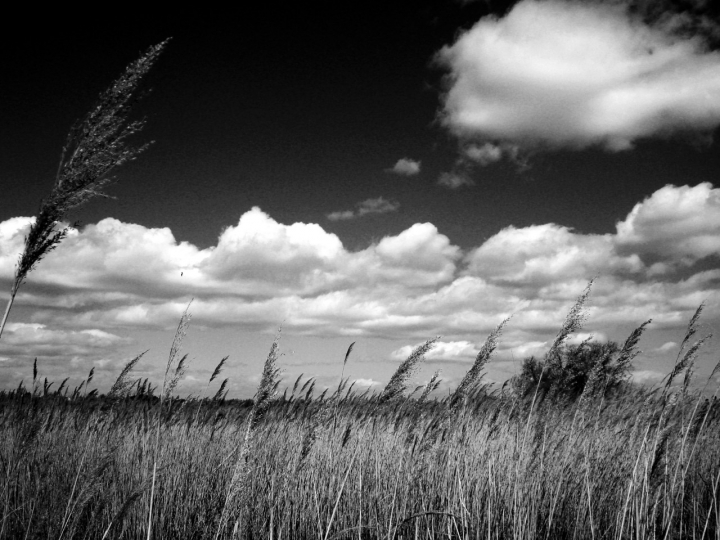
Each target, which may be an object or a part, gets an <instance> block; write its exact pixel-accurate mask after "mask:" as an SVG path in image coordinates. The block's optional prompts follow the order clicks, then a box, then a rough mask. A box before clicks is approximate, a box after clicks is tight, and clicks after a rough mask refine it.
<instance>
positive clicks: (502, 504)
mask: <svg viewBox="0 0 720 540" xmlns="http://www.w3.org/2000/svg"><path fill="white" fill-rule="evenodd" d="M582 301H584V297H581V299H580V300H579V301H578V305H576V308H578V309H575V308H574V311H571V313H570V315H569V316H568V320H567V321H566V324H565V325H564V326H563V328H562V329H561V331H560V333H559V334H558V338H557V340H556V345H557V346H558V347H560V346H561V344H562V341H563V340H564V338H565V337H567V334H568V332H569V331H571V330H572V329H573V322H577V319H578V314H579V313H580V310H579V308H580V307H582ZM699 312H700V310H698V313H696V316H695V317H694V318H693V321H691V323H690V325H689V327H688V333H687V335H686V339H685V341H684V343H683V346H685V347H686V349H685V350H684V351H683V350H681V354H679V355H678V363H677V364H676V366H675V368H674V369H673V371H672V372H671V373H670V374H669V377H668V379H667V381H666V382H665V383H664V386H662V387H659V388H656V389H652V390H651V389H647V388H642V387H639V386H637V385H633V384H631V383H628V382H623V381H621V382H620V384H617V385H614V386H613V387H612V389H611V388H610V384H609V381H610V379H608V378H607V376H606V377H605V378H603V374H604V375H607V374H608V373H611V372H612V368H613V366H615V367H617V365H618V363H622V362H623V361H629V360H631V359H632V357H633V355H634V354H635V352H634V348H635V346H636V344H637V341H638V339H639V337H640V335H641V334H642V329H643V327H641V328H639V329H638V330H637V331H636V332H634V333H633V335H631V336H630V337H629V338H628V340H627V341H626V343H625V345H624V346H623V347H622V349H620V350H619V351H615V352H613V354H612V355H608V356H607V357H606V358H604V359H603V358H602V357H600V358H597V359H596V360H598V361H597V362H595V363H594V364H593V366H594V369H592V370H591V372H590V374H589V376H588V377H587V379H586V380H585V382H584V384H583V386H582V389H581V391H580V393H579V394H576V395H574V396H571V395H570V394H569V393H568V392H567V391H564V390H568V388H569V386H567V384H568V381H567V379H565V380H564V382H563V379H562V378H559V379H558V378H556V379H553V376H552V373H553V369H560V370H561V372H569V371H571V370H570V366H568V365H563V363H562V362H560V363H558V364H555V365H554V366H553V363H552V361H551V360H552V354H553V349H551V351H550V352H549V356H547V357H546V359H547V361H546V362H545V364H544V367H542V370H541V372H540V377H539V380H538V381H536V384H535V385H534V386H532V385H530V386H529V387H528V388H526V389H525V390H524V391H523V389H522V386H521V385H518V384H515V385H509V386H507V387H503V388H502V389H496V390H494V391H493V390H491V389H489V388H488V387H487V386H484V385H483V384H482V382H481V378H480V372H481V370H482V367H483V366H484V364H485V362H487V361H488V360H489V358H490V354H491V353H492V351H493V349H494V347H495V340H496V338H497V337H498V335H499V333H500V330H501V329H502V325H501V327H499V328H498V330H497V331H496V332H494V333H493V334H491V336H490V337H489V338H488V341H487V342H486V344H485V346H484V347H483V350H482V351H481V353H480V354H479V355H478V358H477V360H476V362H475V365H474V366H473V367H472V368H471V369H470V370H469V371H468V374H467V376H466V378H465V379H464V380H463V382H462V383H461V384H460V386H459V387H458V388H457V389H456V390H455V392H454V393H453V394H451V395H450V396H448V397H447V398H445V399H441V400H440V399H435V398H432V399H431V398H430V396H431V395H432V394H431V392H430V391H431V390H433V387H434V381H433V382H431V383H430V385H428V386H426V387H425V388H424V389H422V391H421V392H419V394H418V393H417V392H416V393H413V392H410V393H409V394H410V395H408V392H407V391H406V390H407V388H408V384H409V380H410V375H411V373H412V371H413V370H414V368H415V367H416V366H417V364H418V362H420V361H421V360H422V357H423V354H424V353H425V352H427V350H429V348H430V347H432V343H433V342H432V341H429V342H427V343H426V344H425V345H424V346H422V347H419V348H418V349H416V350H415V351H414V352H413V354H411V356H410V357H409V358H408V359H407V360H406V361H405V362H403V363H402V364H401V365H400V367H399V368H398V370H397V372H396V373H395V375H394V376H393V377H392V379H391V380H390V382H389V383H388V385H387V386H386V388H385V389H384V390H383V391H382V392H380V393H379V394H368V393H365V394H358V393H357V392H356V391H355V389H354V388H353V386H352V385H351V384H348V381H347V380H343V379H341V381H340V383H339V385H338V387H337V388H333V389H330V391H327V390H326V391H325V392H323V393H322V394H321V395H319V396H318V395H317V394H316V393H315V389H314V382H313V381H312V380H309V379H306V380H300V379H298V380H297V381H296V382H295V384H294V385H293V386H291V387H290V388H287V389H286V390H285V391H284V392H283V393H282V394H280V392H279V391H278V386H279V383H280V381H279V379H278V373H279V372H278V368H277V367H276V360H277V358H278V354H277V343H274V344H273V347H272V349H271V352H270V354H269V355H268V359H267V360H266V362H265V367H264V372H263V377H262V381H261V383H260V387H259V388H258V392H257V394H256V396H255V398H254V400H252V401H250V400H247V401H237V400H226V399H224V395H223V392H222V388H221V390H220V391H218V392H217V393H216V395H215V397H214V398H210V397H207V398H202V399H200V398H193V399H180V398H178V397H174V396H173V394H172V389H173V388H174V386H175V384H177V380H178V378H179V377H180V376H181V375H182V373H184V370H185V367H186V366H185V365H184V358H179V353H178V351H179V344H180V341H181V338H182V335H183V330H184V327H183V323H182V322H181V325H180V328H179V330H178V335H177V336H176V341H177V345H178V346H177V347H173V352H172V353H171V355H170V359H169V361H168V369H167V374H166V380H165V382H164V383H163V388H162V389H161V391H160V392H159V393H158V390H157V388H153V387H152V386H151V385H149V384H148V383H147V381H139V380H133V379H131V378H130V373H131V368H132V363H130V364H129V365H128V366H127V369H125V370H123V372H122V373H121V374H120V376H119V377H118V382H117V383H116V385H115V387H114V388H113V389H112V390H111V391H110V393H109V394H108V395H106V396H98V395H97V392H96V391H90V392H88V391H87V385H85V383H83V385H81V386H80V387H78V388H76V389H75V390H74V391H73V392H69V391H68V389H67V388H62V387H61V388H58V389H57V390H55V391H53V390H52V385H50V383H48V382H47V381H44V382H43V381H41V380H40V379H39V378H35V377H34V380H33V388H31V389H29V390H28V389H25V388H24V387H21V388H18V389H17V390H15V391H12V392H5V393H3V394H2V395H0V431H1V432H2V434H1V438H0V440H1V441H2V443H0V445H1V446H0V474H2V477H3V479H4V482H3V484H4V487H3V488H2V492H1V495H0V497H1V499H0V504H1V505H2V524H1V525H0V538H58V539H60V538H68V539H70V538H93V539H94V538H147V537H149V536H151V537H154V538H248V539H249V538H272V539H280V538H323V539H328V538H358V539H362V538H388V539H391V538H398V539H399V538H483V539H510V538H512V539H539V538H542V539H547V538H568V539H570V538H593V539H595V538H597V539H600V538H617V539H620V538H637V539H640V538H643V539H644V538H698V539H701V538H720V514H719V512H718V511H719V510H720V508H719V501H718V496H719V495H720V489H719V483H720V432H719V431H718V426H719V422H720V405H719V404H718V402H717V400H716V398H715V395H714V394H713V395H712V396H711V397H710V396H709V394H710V391H709V390H712V388H710V389H708V385H709V384H710V383H711V380H709V381H707V383H706V385H705V387H704V388H703V389H701V390H697V391H692V390H691V387H690V384H689V383H690V381H691V378H692V369H693V362H694V355H695V354H696V353H697V349H698V347H699V345H701V342H700V343H699V344H698V342H696V343H695V345H690V343H691V339H690V338H691V337H692V334H693V333H694V323H695V322H696V321H697V317H698V316H699ZM561 350H562V349H561V348H558V349H557V350H556V351H555V352H556V353H557V352H558V351H561ZM348 354H350V350H349V351H348ZM483 355H484V356H483ZM559 357H560V356H559V355H558V358H559ZM345 361H346V362H347V356H346V358H345ZM221 368H222V366H218V369H217V370H216V373H214V374H213V378H216V377H217V376H218V375H219V374H220V372H221ZM683 372H684V373H685V376H684V377H683V380H682V381H680V380H679V377H680V375H681V374H682V373H683ZM556 375H557V373H556ZM543 378H544V379H545V381H546V382H547V381H550V382H551V383H552V381H553V380H555V381H556V382H557V381H560V382H558V383H557V384H546V385H543V384H542V380H543ZM89 379H91V377H89ZM711 379H712V377H711ZM598 381H600V382H602V381H604V382H603V383H602V384H599V383H598ZM673 381H675V383H673ZM87 382H88V385H89V383H90V380H88V381H87ZM563 384H564V385H566V388H565V389H563V386H562V385H563ZM61 386H64V385H61ZM83 386H84V388H83ZM416 390H418V391H419V390H421V389H416ZM156 393H158V395H155V394H156ZM313 395H315V397H313Z"/></svg>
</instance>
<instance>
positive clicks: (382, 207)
mask: <svg viewBox="0 0 720 540" xmlns="http://www.w3.org/2000/svg"><path fill="white" fill-rule="evenodd" d="M398 208H400V203H399V202H397V201H388V200H387V199H385V198H383V197H378V198H377V199H366V200H364V201H362V202H359V203H357V205H356V209H355V210H341V211H337V212H330V213H329V214H328V215H327V218H328V219H329V220H330V221H341V220H348V219H354V218H359V217H362V216H365V215H367V214H386V213H388V212H396V211H397V210H398Z"/></svg>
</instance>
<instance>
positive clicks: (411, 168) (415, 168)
mask: <svg viewBox="0 0 720 540" xmlns="http://www.w3.org/2000/svg"><path fill="white" fill-rule="evenodd" d="M420 165H421V162H420V161H415V160H414V159H410V158H402V159H398V160H397V163H395V165H393V166H392V168H391V169H386V170H387V171H388V172H392V173H395V174H399V175H401V176H415V175H416V174H419V173H420Z"/></svg>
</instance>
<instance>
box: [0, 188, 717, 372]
mask: <svg viewBox="0 0 720 540" xmlns="http://www.w3.org/2000/svg"><path fill="white" fill-rule="evenodd" d="M717 193H718V190H717V189H715V188H713V187H712V186H711V185H710V184H700V185H699V186H695V187H689V186H680V187H675V186H666V187H664V188H662V189H661V190H658V191H657V192H655V193H654V194H652V195H651V196H649V197H648V198H647V199H645V200H644V201H642V202H640V203H638V205H636V207H635V208H634V209H633V210H632V211H631V212H630V213H629V214H628V216H627V217H626V218H625V219H623V220H622V221H620V222H619V223H618V226H617V229H616V232H615V233H608V234H584V233H581V232H578V231H575V230H572V229H570V228H568V227H564V226H562V225H558V224H553V223H548V224H540V225H531V226H527V227H507V228H504V229H501V230H499V231H498V232H496V233H495V234H494V235H492V236H491V237H490V238H488V239H487V240H485V241H484V242H482V243H481V244H480V245H478V246H476V247H474V248H472V249H469V250H465V251H464V250H462V249H460V248H459V247H458V246H456V245H454V244H453V243H452V242H451V240H450V239H449V238H448V237H447V236H445V235H444V234H442V233H441V232H440V231H439V230H438V229H437V227H435V226H434V225H433V224H431V223H416V224H414V225H412V226H411V227H408V228H407V229H405V230H403V231H401V232H400V233H399V234H396V235H388V236H386V237H384V238H382V239H380V240H379V241H377V242H373V243H372V244H370V245H369V246H367V247H365V248H364V249H358V250H354V251H351V250H349V249H347V248H346V247H345V246H344V245H343V243H342V241H341V240H340V238H339V237H338V236H337V235H335V234H333V233H330V232H327V231H326V230H324V229H323V227H322V226H321V225H319V224H315V223H301V222H298V223H290V224H284V223H280V222H278V221H276V220H275V219H273V218H272V217H271V216H269V215H268V214H267V213H265V212H263V211H262V210H260V209H259V208H252V209H251V210H248V211H247V212H245V213H244V214H243V215H242V216H241V217H240V218H239V220H238V222H237V223H236V224H235V225H232V226H230V227H227V228H226V229H225V230H223V231H222V233H221V234H220V235H219V237H218V241H217V243H216V245H215V246H210V247H207V248H205V249H200V248H198V247H197V246H194V245H192V244H188V243H186V242H179V241H177V240H176V239H175V237H174V235H173V234H172V232H171V231H170V230H169V229H166V228H148V227H144V226H141V225H138V224H130V223H123V222H120V221H118V220H115V219H105V220H102V221H100V222H99V223H97V224H94V225H88V226H87V227H85V228H83V229H82V230H73V231H72V232H71V234H70V235H69V236H68V238H67V239H66V240H65V241H64V242H63V243H62V244H60V246H59V247H58V248H57V249H56V250H55V251H53V252H52V253H50V254H49V255H48V256H47V258H46V259H45V260H43V261H42V264H40V265H39V266H38V268H37V270H35V271H33V273H32V274H31V275H30V276H29V279H28V282H27V283H26V284H25V285H24V287H23V288H22V289H21V290H20V293H19V295H18V297H17V299H16V305H15V308H14V309H15V311H14V312H13V314H12V317H11V324H10V325H9V326H8V328H7V329H6V334H5V335H3V339H2V341H0V357H5V358H14V359H26V358H28V357H30V358H32V357H34V356H33V355H36V356H38V357H41V358H48V359H49V360H48V361H51V362H54V363H56V364H57V366H60V365H61V363H62V362H68V361H72V362H77V365H78V366H82V371H84V372H83V373H82V375H83V376H84V375H85V374H86V373H87V369H88V368H89V366H90V365H99V364H97V362H106V361H107V362H109V363H117V362H119V361H120V359H122V358H127V357H131V356H132V355H133V354H137V352H138V351H137V350H135V349H139V350H143V349H144V348H146V347H143V346H142V345H141V346H139V347H137V346H136V345H135V344H134V343H132V342H130V341H129V340H127V339H126V338H124V337H122V336H124V335H126V332H137V331H151V330H153V329H162V330H163V331H172V329H174V327H175V326H176V325H177V321H178V320H179V317H180V314H181V313H182V311H183V310H184V309H185V307H186V306H187V303H188V301H189V299H190V298H191V297H194V298H195V301H194V302H193V305H192V313H193V321H194V323H193V324H194V325H196V326H199V327H201V328H203V329H207V330H215V329H223V328H232V329H233V331H237V330H239V331H242V332H249V333H253V334H255V333H265V332H269V333H274V332H275V331H276V329H277V326H278V325H279V324H282V325H283V331H284V332H285V333H286V334H289V335H296V336H315V337H318V336H319V337H323V338H326V337H337V336H342V337H352V338H353V340H355V339H358V338H363V339H367V340H370V339H375V338H383V339H389V340H390V339H392V340H395V343H396V345H395V346H394V348H395V349H396V351H395V353H394V354H396V355H397V356H398V358H400V357H402V356H403V355H406V354H407V353H409V350H407V349H403V348H402V347H400V345H403V346H405V347H411V346H410V345H408V344H412V343H421V342H423V341H424V340H426V339H428V338H432V337H434V336H436V335H438V334H439V335H442V336H443V340H444V341H442V342H441V343H439V344H438V346H437V347H436V348H435V349H434V350H433V352H431V353H430V354H429V355H428V363H429V367H432V364H433V363H436V364H441V363H443V362H446V363H447V365H448V366H450V367H448V369H449V370H452V369H459V368H460V366H461V364H462V363H468V364H469V363H471V362H472V359H473V358H474V356H475V354H476V353H477V349H478V347H479V346H480V344H481V343H482V340H483V339H484V338H485V337H486V336H487V335H488V333H489V332H490V331H492V330H493V329H494V328H495V327H496V326H497V324H498V323H499V322H500V321H502V320H503V319H504V318H506V317H507V316H509V315H513V318H512V320H511V322H510V324H508V326H507V327H506V330H505V331H504V333H503V336H502V339H501V340H500V345H499V348H498V351H497V354H496V360H497V361H498V362H501V361H508V360H509V359H510V358H511V357H512V358H515V359H517V360H519V359H522V358H524V357H525V356H527V355H530V354H535V355H540V354H542V353H543V352H544V351H545V350H547V347H548V346H549V343H550V342H551V341H552V339H553V338H554V336H555V334H556V332H557V329H558V327H559V326H560V324H562V321H563V320H564V318H565V315H566V314H567V311H568V310H569V309H570V307H571V306H572V305H573V303H574V301H575V299H576V298H577V296H578V294H580V292H581V291H582V290H583V288H584V287H585V285H586V284H587V281H588V279H590V278H592V277H593V276H599V279H598V281H597V282H596V284H595V286H594V287H593V292H592V295H591V297H590V301H589V304H588V306H589V309H590V313H589V315H590V316H589V319H588V325H587V326H586V328H585V329H584V330H583V333H586V334H588V335H589V334H594V335H595V336H596V338H597V339H604V338H605V337H607V338H609V339H614V340H619V341H622V340H624V338H625V337H626V336H627V334H629V332H630V331H631V330H632V329H633V328H635V327H637V326H638V325H639V324H640V323H642V322H643V321H645V320H647V319H648V318H651V317H652V318H653V323H652V325H651V328H650V329H649V330H648V332H647V333H646V335H651V334H652V335H657V337H656V338H652V339H654V340H655V341H652V342H650V344H649V345H648V346H647V347H646V349H647V350H648V351H653V350H654V352H653V354H654V355H656V356H657V357H659V358H670V357H671V356H672V353H673V352H674V351H673V350H670V349H667V348H663V344H664V343H668V342H670V341H677V340H678V339H681V336H682V335H683V334H682V333H683V331H684V328H685V327H686V325H687V321H688V320H689V317H690V316H691V315H692V313H693V312H694V310H695V309H696V308H697V306H698V305H699V304H700V303H701V302H703V301H704V302H706V306H707V307H706V310H705V314H704V316H705V317H707V320H708V323H709V324H710V325H711V326H717V325H718V324H720V322H719V319H718V315H717V314H718V313H720V260H719V259H718V258H717V257H714V256H713V255H712V253H710V251H711V250H712V249H713V246H715V244H714V242H715V241H716V238H717V237H719V236H720V234H718V229H717V216H718V207H717ZM30 222H31V220H30V219H29V218H13V219H12V220H8V221H5V222H2V223H0V286H6V287H8V288H9V284H10V282H11V280H12V275H13V265H14V263H15V261H17V257H18V254H19V251H20V250H21V248H22V238H23V236H24V234H25V232H26V230H27V227H28V226H29V224H30ZM693 261H695V262H698V261H702V264H697V265H693V264H694V263H693ZM659 265H660V266H659ZM181 272H182V274H183V275H182V276H181ZM655 333H656V334H655ZM130 335H133V334H132V333H131V334H130ZM584 337H586V336H584V335H578V336H577V339H583V338H584ZM17 361H20V360H17ZM22 361H23V362H24V360H22ZM6 362H7V361H6ZM3 365H4V366H5V365H7V363H4V364H3ZM453 365H455V367H454V368H453V367H452V366H453ZM510 365H511V364H508V366H510ZM72 369H74V370H75V371H77V372H78V373H79V371H80V368H79V367H78V368H72ZM503 369H505V368H503ZM508 369H510V368H509V367H508ZM506 371H507V370H506ZM58 372H62V370H60V368H59V367H58ZM23 373H25V372H24V371H23ZM456 375H457V374H453V373H449V374H448V376H447V377H446V379H447V380H450V379H452V378H453V377H454V376H456ZM375 378H376V379H377V378H378V377H377V376H376V377H375Z"/></svg>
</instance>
